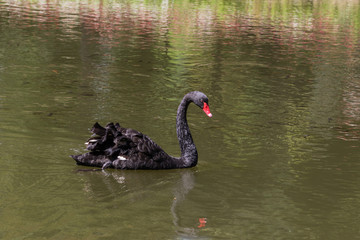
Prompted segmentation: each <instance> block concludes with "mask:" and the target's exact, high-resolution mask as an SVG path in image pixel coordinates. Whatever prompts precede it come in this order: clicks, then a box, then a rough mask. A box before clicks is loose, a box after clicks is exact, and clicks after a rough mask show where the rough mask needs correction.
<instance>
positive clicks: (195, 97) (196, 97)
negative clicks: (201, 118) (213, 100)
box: [189, 91, 212, 117]
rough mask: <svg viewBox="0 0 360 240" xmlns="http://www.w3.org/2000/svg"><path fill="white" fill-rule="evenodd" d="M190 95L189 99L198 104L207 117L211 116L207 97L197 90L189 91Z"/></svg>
mask: <svg viewBox="0 0 360 240" xmlns="http://www.w3.org/2000/svg"><path fill="white" fill-rule="evenodd" d="M189 94H190V95H191V100H192V101H193V103H195V104H196V105H197V106H199V107H200V108H201V109H202V110H203V111H204V112H205V113H206V115H208V117H212V114H211V112H210V108H209V99H208V97H207V96H206V95H205V94H204V93H202V92H199V91H194V92H191V93H189Z"/></svg>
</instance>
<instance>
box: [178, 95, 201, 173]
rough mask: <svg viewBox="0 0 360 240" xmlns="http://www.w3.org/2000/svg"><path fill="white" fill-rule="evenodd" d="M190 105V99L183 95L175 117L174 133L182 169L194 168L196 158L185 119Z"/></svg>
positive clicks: (194, 147) (196, 154)
mask: <svg viewBox="0 0 360 240" xmlns="http://www.w3.org/2000/svg"><path fill="white" fill-rule="evenodd" d="M190 103H191V99H188V97H187V96H186V95H185V97H184V98H183V100H182V101H181V103H180V105H179V108H178V111H177V117H176V133H177V137H178V140H179V145H180V150H181V157H180V159H181V160H182V161H184V167H192V166H195V165H196V164H197V158H198V153H197V150H196V146H195V144H194V141H193V139H192V136H191V133H190V128H189V125H188V123H187V119H186V113H187V108H188V106H189V104H190Z"/></svg>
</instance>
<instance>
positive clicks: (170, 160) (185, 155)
mask: <svg viewBox="0 0 360 240" xmlns="http://www.w3.org/2000/svg"><path fill="white" fill-rule="evenodd" d="M191 102H193V103H195V104H196V105H197V106H199V107H200V108H202V109H203V110H204V112H205V113H206V114H207V115H208V116H209V117H211V116H212V114H211V113H210V109H209V105H208V98H207V97H206V95H205V94H204V93H201V92H198V91H194V92H190V93H188V94H186V95H185V96H184V98H183V99H182V101H181V103H180V105H179V107H178V111H177V117H176V132H177V136H178V140H179V144H180V149H181V156H180V157H172V156H170V155H168V154H167V153H166V152H165V151H164V150H162V149H161V147H160V146H159V145H157V144H156V143H155V142H154V141H152V140H151V139H150V138H149V137H148V136H146V135H144V134H142V133H141V132H138V131H136V130H134V129H130V128H123V127H121V126H120V124H118V123H116V124H113V123H109V124H107V125H106V127H105V128H104V127H102V126H100V124H99V123H95V124H94V126H93V128H92V129H91V132H92V133H93V136H92V137H91V138H90V139H89V140H88V141H87V143H86V144H87V149H88V150H89V151H90V152H87V153H84V154H81V155H72V156H71V157H72V158H73V159H74V160H75V161H76V163H77V164H79V165H86V166H94V167H102V168H107V167H111V168H117V169H171V168H188V167H193V166H195V165H196V164H197V159H198V154H197V150H196V147H195V144H194V142H193V139H192V136H191V133H190V129H189V126H188V124H187V119H186V112H187V108H188V106H189V104H190V103H191Z"/></svg>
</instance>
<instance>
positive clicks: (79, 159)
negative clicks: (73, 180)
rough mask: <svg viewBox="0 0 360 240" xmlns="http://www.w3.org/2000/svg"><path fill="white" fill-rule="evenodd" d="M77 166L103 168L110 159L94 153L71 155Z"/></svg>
mask: <svg viewBox="0 0 360 240" xmlns="http://www.w3.org/2000/svg"><path fill="white" fill-rule="evenodd" d="M70 157H72V158H73V159H74V160H75V161H76V164H77V165H84V166H92V167H103V166H104V164H106V163H108V162H109V161H110V159H109V158H108V157H107V156H105V155H98V154H94V153H92V152H88V153H84V154H80V155H71V156H70Z"/></svg>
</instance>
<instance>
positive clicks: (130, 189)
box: [77, 169, 206, 239]
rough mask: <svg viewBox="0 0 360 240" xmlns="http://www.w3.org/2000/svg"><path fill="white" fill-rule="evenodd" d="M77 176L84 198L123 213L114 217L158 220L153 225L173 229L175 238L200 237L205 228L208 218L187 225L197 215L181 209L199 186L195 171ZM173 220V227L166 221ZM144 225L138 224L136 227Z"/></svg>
mask: <svg viewBox="0 0 360 240" xmlns="http://www.w3.org/2000/svg"><path fill="white" fill-rule="evenodd" d="M77 173H78V174H79V176H80V178H81V180H82V182H83V188H82V189H83V193H84V195H85V196H86V197H87V198H88V199H91V201H95V202H96V204H97V206H96V208H98V207H99V208H107V207H108V208H109V207H113V206H116V208H118V210H119V212H117V211H114V212H113V213H112V214H114V216H115V215H116V214H118V215H120V217H121V215H124V216H125V215H126V214H132V215H136V216H138V215H139V218H140V219H141V221H150V219H154V218H155V221H153V222H154V224H155V225H156V226H157V227H159V230H160V231H161V229H162V228H161V227H164V228H163V230H164V231H169V230H171V231H172V232H173V234H175V236H174V237H175V239H194V238H198V237H199V236H198V235H199V233H200V231H201V228H203V227H205V223H206V219H205V217H206V216H191V219H192V221H191V223H185V222H184V218H186V214H191V215H193V214H194V212H192V211H184V209H181V210H180V208H181V207H182V208H184V205H183V203H184V202H186V199H187V197H188V195H189V193H190V192H191V190H192V189H193V188H194V186H195V184H196V174H197V171H196V170H195V169H182V170H169V171H167V170H166V171H162V170H159V171H148V170H143V171H141V170H137V171H118V170H102V171H92V170H90V171H78V172H77ZM170 199H171V200H170ZM169 200H170V201H169ZM102 204H103V205H104V206H102ZM109 205H110V206H109ZM129 212H132V213H129ZM169 213H170V214H169ZM150 216H151V217H150ZM154 216H156V217H154ZM169 218H170V219H171V220H172V221H171V224H170V225H169V222H168V221H167V222H164V220H163V219H169ZM141 224H142V222H137V223H136V226H141ZM122 227H125V226H122Z"/></svg>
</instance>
